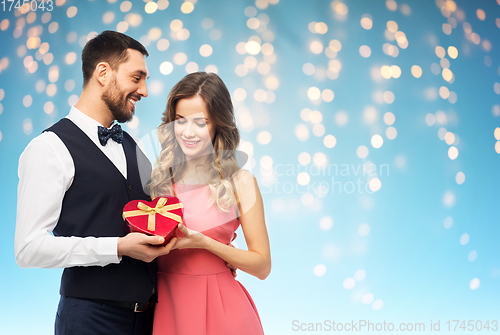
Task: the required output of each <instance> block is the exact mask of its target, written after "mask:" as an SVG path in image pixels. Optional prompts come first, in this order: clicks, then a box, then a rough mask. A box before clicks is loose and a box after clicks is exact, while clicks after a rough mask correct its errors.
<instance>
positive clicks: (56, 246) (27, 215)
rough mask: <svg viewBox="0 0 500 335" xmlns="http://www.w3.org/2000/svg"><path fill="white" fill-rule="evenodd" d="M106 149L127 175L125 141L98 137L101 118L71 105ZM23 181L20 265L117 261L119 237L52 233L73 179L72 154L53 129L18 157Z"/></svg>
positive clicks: (76, 119) (18, 235)
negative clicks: (91, 115) (84, 112)
mask: <svg viewBox="0 0 500 335" xmlns="http://www.w3.org/2000/svg"><path fill="white" fill-rule="evenodd" d="M66 118H68V119H70V120H71V121H73V123H75V124H76V125H77V126H78V127H79V128H80V129H81V130H82V131H83V132H84V133H85V134H86V135H87V136H88V137H89V138H90V139H91V140H92V141H93V142H94V143H95V145H96V146H97V147H98V148H99V149H101V150H102V152H103V153H104V154H105V155H106V156H107V157H108V158H109V160H110V161H111V162H112V163H113V164H114V165H115V166H116V167H117V168H118V170H119V171H120V172H121V173H122V174H123V176H124V177H125V178H127V164H126V158H125V152H124V151H123V146H122V145H121V144H118V143H116V142H115V141H113V140H112V139H109V141H108V143H107V144H106V145H105V146H102V145H101V144H100V142H99V137H98V135H97V127H98V126H102V125H101V124H100V123H99V122H97V121H96V120H94V119H92V118H91V117H89V116H87V115H85V114H83V113H82V112H80V111H79V110H78V109H76V108H75V107H72V108H71V110H70V112H69V115H68V116H67V117H66ZM18 174H19V186H18V196H17V220H16V236H15V243H14V249H15V254H16V261H17V264H18V265H19V266H20V267H23V268H30V267H37V268H65V267H71V266H91V265H100V266H105V265H107V264H110V263H119V262H120V260H121V257H118V254H117V243H118V237H99V238H95V237H85V238H82V237H74V236H73V237H60V236H57V237H56V236H53V235H52V231H53V230H54V228H55V227H56V225H57V222H58V220H59V216H60V214H61V207H62V201H63V198H64V194H65V192H66V191H67V190H68V189H69V187H70V186H71V184H72V183H73V178H74V177H75V166H74V163H73V158H72V157H71V154H70V153H69V151H68V149H67V148H66V146H65V145H64V143H63V142H62V141H61V139H60V138H59V137H58V136H57V135H56V134H55V133H53V132H45V133H42V134H41V135H39V136H37V137H35V138H34V139H33V140H32V141H31V142H30V143H29V144H28V146H27V147H26V149H25V150H24V151H23V153H22V154H21V157H20V158H19V170H18Z"/></svg>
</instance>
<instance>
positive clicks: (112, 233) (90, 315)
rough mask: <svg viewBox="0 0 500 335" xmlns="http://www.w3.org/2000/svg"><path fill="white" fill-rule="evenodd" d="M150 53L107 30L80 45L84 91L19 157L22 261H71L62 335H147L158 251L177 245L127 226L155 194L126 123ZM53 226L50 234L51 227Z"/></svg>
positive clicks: (59, 323) (50, 264)
mask: <svg viewBox="0 0 500 335" xmlns="http://www.w3.org/2000/svg"><path fill="white" fill-rule="evenodd" d="M147 56H148V52H147V51H146V49H145V48H144V46H142V44H140V43H139V42H137V41H136V40H134V39H132V38H131V37H128V36H126V35H124V34H121V33H117V32H113V31H104V32H102V33H101V34H100V35H98V36H97V37H95V38H94V39H92V40H90V41H89V42H88V43H87V45H86V46H85V48H84V49H83V51H82V70H83V90H82V93H81V95H80V99H79V101H78V103H77V104H76V105H75V107H73V108H71V110H70V113H69V115H68V116H67V117H66V118H63V119H61V120H60V121H59V122H57V123H56V124H55V125H53V126H52V127H50V128H49V129H47V130H46V131H45V132H44V133H42V134H41V135H39V136H38V137H36V138H34V139H33V140H32V141H31V142H30V143H29V145H28V146H27V147H26V149H25V150H24V152H23V153H22V155H21V157H20V159H19V187H18V209H17V223H16V237H15V254H16V261H17V263H18V264H19V266H20V267H23V268H27V267H42V268H65V270H64V272H63V275H62V278H61V288H60V294H61V299H60V302H59V307H58V310H57V315H56V322H55V333H56V334H68V333H71V334H93V335H95V334H150V333H151V331H152V320H153V305H154V302H155V300H156V297H155V286H156V264H155V262H154V261H153V260H154V259H155V258H156V257H158V256H161V255H165V254H167V253H168V252H169V251H170V250H171V248H172V247H173V246H174V245H175V242H176V239H175V238H174V239H172V241H171V242H170V243H168V244H167V245H166V246H161V244H163V242H164V240H163V238H161V237H153V236H147V235H144V234H139V233H129V234H127V233H128V229H127V227H126V224H125V223H124V222H123V219H122V216H121V215H122V209H123V207H124V205H125V204H126V203H127V202H128V201H130V200H133V199H142V200H148V199H149V196H147V195H146V194H145V193H144V191H143V187H142V185H141V180H140V176H139V167H138V160H139V161H140V160H141V159H143V160H145V157H144V156H143V154H142V152H141V151H140V150H136V147H137V145H136V143H135V142H134V140H133V139H132V138H131V137H130V135H128V134H127V133H125V132H122V130H121V128H119V125H114V126H113V127H112V125H113V123H114V121H115V120H116V121H118V122H126V121H128V120H130V119H131V118H132V116H133V114H134V111H135V105H136V103H137V102H138V101H139V100H141V98H143V97H147V95H148V92H147V87H146V79H147V76H148V70H147V67H146V61H145V57H147ZM51 233H53V235H52V234H51Z"/></svg>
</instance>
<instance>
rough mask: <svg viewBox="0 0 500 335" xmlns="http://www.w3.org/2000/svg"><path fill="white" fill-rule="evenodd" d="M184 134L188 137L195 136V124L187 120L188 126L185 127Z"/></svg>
mask: <svg viewBox="0 0 500 335" xmlns="http://www.w3.org/2000/svg"><path fill="white" fill-rule="evenodd" d="M183 133H184V136H186V137H194V136H195V132H194V125H193V123H192V122H187V123H186V127H185V128H184V132H183Z"/></svg>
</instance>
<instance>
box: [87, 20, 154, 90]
mask: <svg viewBox="0 0 500 335" xmlns="http://www.w3.org/2000/svg"><path fill="white" fill-rule="evenodd" d="M127 49H134V50H137V51H139V52H140V53H141V54H143V55H144V56H146V57H147V56H149V54H148V52H147V50H146V48H145V47H144V46H143V45H142V44H141V43H140V42H138V41H136V40H134V39H133V38H132V37H130V36H127V35H125V34H122V33H119V32H116V31H111V30H105V31H103V32H102V33H100V34H99V35H97V36H96V37H94V38H93V39H91V40H90V41H88V42H87V44H86V45H85V47H84V48H83V51H82V72H83V87H85V86H86V85H87V83H88V82H89V80H90V78H91V77H92V74H93V73H94V70H95V67H96V65H97V64H98V63H100V62H107V63H109V65H110V66H111V68H112V69H113V70H114V71H117V70H118V67H119V66H120V64H121V63H123V62H126V61H127V59H128V54H127Z"/></svg>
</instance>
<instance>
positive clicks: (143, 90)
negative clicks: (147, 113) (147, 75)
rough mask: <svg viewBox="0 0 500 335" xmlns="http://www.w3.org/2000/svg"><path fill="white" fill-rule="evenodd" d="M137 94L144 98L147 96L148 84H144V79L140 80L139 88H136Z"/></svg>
mask: <svg viewBox="0 0 500 335" xmlns="http://www.w3.org/2000/svg"><path fill="white" fill-rule="evenodd" d="M137 94H139V95H140V96H141V97H143V98H145V97H147V96H148V86H147V85H146V81H145V80H144V81H141V83H140V85H139V89H138V90H137Z"/></svg>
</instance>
